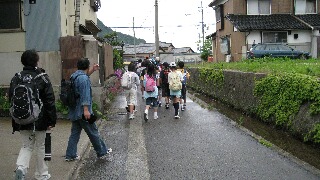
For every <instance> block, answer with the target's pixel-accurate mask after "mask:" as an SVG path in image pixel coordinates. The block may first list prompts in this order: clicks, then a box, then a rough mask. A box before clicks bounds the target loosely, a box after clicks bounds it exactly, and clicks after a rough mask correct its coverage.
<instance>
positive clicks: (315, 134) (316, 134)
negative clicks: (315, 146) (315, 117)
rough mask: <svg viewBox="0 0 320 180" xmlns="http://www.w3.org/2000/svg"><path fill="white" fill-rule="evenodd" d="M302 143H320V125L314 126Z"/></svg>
mask: <svg viewBox="0 0 320 180" xmlns="http://www.w3.org/2000/svg"><path fill="white" fill-rule="evenodd" d="M304 141H313V142H315V143H320V123H318V124H316V125H315V126H314V128H313V130H311V131H310V132H309V133H308V134H307V135H306V136H305V137H304Z"/></svg>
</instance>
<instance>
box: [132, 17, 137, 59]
mask: <svg viewBox="0 0 320 180" xmlns="http://www.w3.org/2000/svg"><path fill="white" fill-rule="evenodd" d="M132 30H133V37H134V38H133V47H134V60H137V51H136V32H135V30H134V17H133V23H132Z"/></svg>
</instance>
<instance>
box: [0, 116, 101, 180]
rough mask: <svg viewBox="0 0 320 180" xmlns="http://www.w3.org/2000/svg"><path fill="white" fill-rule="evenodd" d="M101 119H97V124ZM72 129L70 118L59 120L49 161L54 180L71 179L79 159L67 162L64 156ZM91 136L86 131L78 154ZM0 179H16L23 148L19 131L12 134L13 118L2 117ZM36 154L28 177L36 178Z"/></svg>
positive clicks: (80, 153) (83, 150) (53, 133)
mask: <svg viewBox="0 0 320 180" xmlns="http://www.w3.org/2000/svg"><path fill="white" fill-rule="evenodd" d="M99 123H100V121H97V125H98V124H99ZM70 131H71V122H70V121H68V120H60V119H59V120H57V124H56V127H55V128H54V130H53V132H52V134H51V138H52V159H51V161H48V166H49V173H50V174H51V179H52V180H64V179H71V177H72V175H73V172H74V170H75V169H76V167H77V166H78V165H79V163H78V162H79V161H73V162H65V161H64V156H65V152H66V148H67V143H68V138H69V135H70ZM88 142H89V138H88V136H87V135H86V133H85V132H84V131H82V133H81V138H80V141H79V143H78V154H79V155H80V156H82V155H83V154H84V153H85V151H86V149H87V147H88V145H89V144H88ZM0 144H1V148H0V154H1V157H0V162H1V163H0V179H14V175H15V174H14V172H13V171H14V170H15V167H16V160H17V157H18V154H19V151H20V148H21V140H20V134H19V132H15V133H14V134H12V127H11V119H10V118H3V117H0ZM34 157H35V154H33V155H32V158H31V161H30V168H29V170H28V173H27V176H26V179H27V180H29V179H34V169H35V158H34Z"/></svg>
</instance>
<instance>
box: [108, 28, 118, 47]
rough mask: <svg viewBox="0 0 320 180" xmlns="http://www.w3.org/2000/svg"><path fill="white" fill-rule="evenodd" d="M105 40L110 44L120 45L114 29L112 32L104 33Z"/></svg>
mask: <svg viewBox="0 0 320 180" xmlns="http://www.w3.org/2000/svg"><path fill="white" fill-rule="evenodd" d="M104 38H105V41H106V42H107V43H109V44H110V45H111V46H120V44H121V43H120V42H119V41H118V35H117V33H116V32H115V31H114V32H112V33H109V34H106V35H104Z"/></svg>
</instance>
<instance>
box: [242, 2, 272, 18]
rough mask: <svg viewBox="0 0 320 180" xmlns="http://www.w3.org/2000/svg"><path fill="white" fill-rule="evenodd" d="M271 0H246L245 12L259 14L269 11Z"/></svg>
mask: <svg viewBox="0 0 320 180" xmlns="http://www.w3.org/2000/svg"><path fill="white" fill-rule="evenodd" d="M270 1H271V0H247V14H248V15H260V14H262V15H263V14H270V13H271V3H270Z"/></svg>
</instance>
